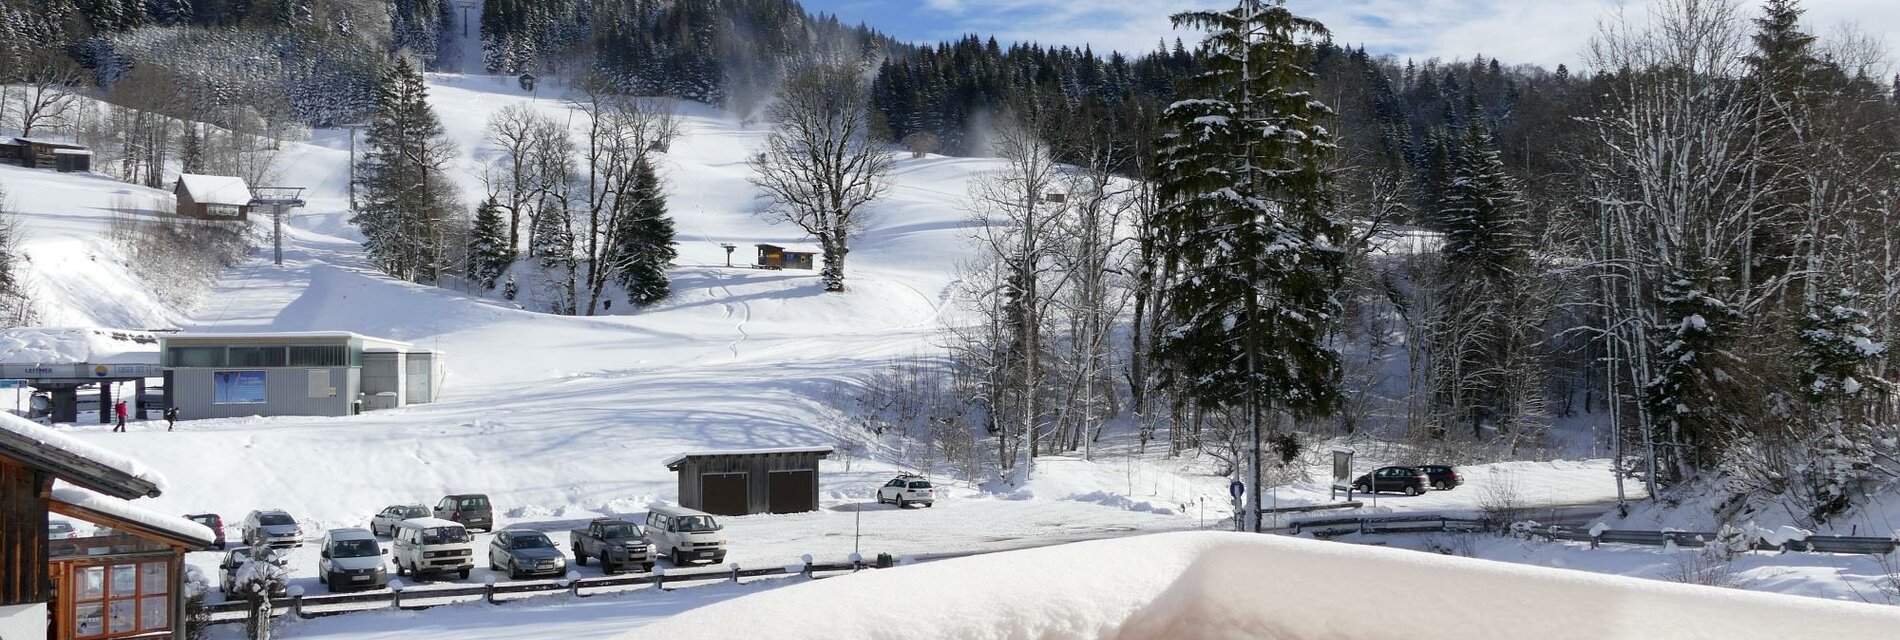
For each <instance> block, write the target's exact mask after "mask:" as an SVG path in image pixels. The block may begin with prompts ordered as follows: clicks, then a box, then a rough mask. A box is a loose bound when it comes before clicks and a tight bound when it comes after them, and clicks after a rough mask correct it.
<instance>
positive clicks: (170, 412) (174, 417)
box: [165, 407, 178, 431]
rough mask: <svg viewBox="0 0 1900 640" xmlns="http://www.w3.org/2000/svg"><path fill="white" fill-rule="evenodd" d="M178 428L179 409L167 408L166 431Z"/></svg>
mask: <svg viewBox="0 0 1900 640" xmlns="http://www.w3.org/2000/svg"><path fill="white" fill-rule="evenodd" d="M176 426H178V407H165V430H166V431H171V430H172V427H176Z"/></svg>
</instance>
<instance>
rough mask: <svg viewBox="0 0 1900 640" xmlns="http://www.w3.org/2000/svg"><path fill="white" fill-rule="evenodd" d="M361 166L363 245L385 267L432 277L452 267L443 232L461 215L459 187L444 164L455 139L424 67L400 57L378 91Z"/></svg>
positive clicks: (410, 276)
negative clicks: (434, 105) (433, 103)
mask: <svg viewBox="0 0 1900 640" xmlns="http://www.w3.org/2000/svg"><path fill="white" fill-rule="evenodd" d="M364 141H365V142H366V143H367V145H368V147H369V149H368V152H367V153H365V154H363V158H362V160H360V161H359V164H358V166H357V176H358V181H359V182H360V183H361V185H362V187H363V195H362V197H361V198H360V200H359V205H358V208H357V211H356V215H355V216H353V217H352V218H351V222H354V223H355V224H356V225H357V226H358V227H360V228H361V229H362V231H363V238H364V240H363V247H364V249H366V250H368V252H369V255H370V258H371V259H372V260H374V261H375V263H376V265H377V266H378V267H380V268H382V270H383V271H384V272H385V273H388V274H389V275H392V276H395V277H397V278H402V279H404V280H409V281H412V282H420V283H434V282H436V281H437V280H438V279H439V278H440V277H441V275H442V273H443V271H444V269H445V268H447V266H448V255H447V247H446V246H445V245H444V241H443V239H444V237H445V236H447V235H448V226H449V225H451V224H454V223H455V221H456V211H455V210H456V209H457V205H456V202H455V200H456V198H455V191H454V186H453V185H452V184H451V183H450V182H449V180H448V179H447V177H445V176H444V175H443V168H444V167H445V166H446V164H447V163H448V161H449V160H450V159H451V158H453V157H454V154H455V150H454V146H453V144H452V143H451V142H450V141H449V140H448V138H447V137H445V136H443V135H442V123H441V121H440V120H438V119H436V115H435V111H434V110H433V109H431V108H430V107H429V103H428V89H427V87H425V86H424V85H423V82H422V73H421V72H419V71H418V70H417V69H416V67H415V66H414V65H412V64H410V63H409V61H408V60H407V59H405V58H398V59H397V61H396V64H394V65H391V66H390V69H389V72H388V74H387V75H385V76H384V77H383V83H382V86H381V88H380V89H379V90H378V92H377V100H376V113H375V115H374V116H373V117H372V118H371V120H370V125H369V130H368V131H367V132H366V133H365V135H364Z"/></svg>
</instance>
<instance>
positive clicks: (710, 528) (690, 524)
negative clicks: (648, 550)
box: [647, 507, 726, 567]
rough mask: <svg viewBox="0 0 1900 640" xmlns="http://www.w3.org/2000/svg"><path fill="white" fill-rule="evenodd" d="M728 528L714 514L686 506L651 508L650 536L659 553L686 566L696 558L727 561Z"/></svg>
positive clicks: (649, 517) (676, 564)
mask: <svg viewBox="0 0 1900 640" xmlns="http://www.w3.org/2000/svg"><path fill="white" fill-rule="evenodd" d="M724 528H725V527H723V526H720V524H719V521H717V520H714V519H713V517H712V514H710V513H706V512H704V511H700V510H698V509H688V508H685V507H654V508H652V509H650V510H648V511H647V538H649V539H651V540H652V541H653V551H654V553H655V554H656V555H661V556H665V557H667V558H669V559H671V560H672V561H673V566H675V567H684V566H686V564H687V563H689V562H692V561H694V560H711V561H712V562H713V564H719V563H721V562H725V561H726V535H725V534H723V533H720V530H722V529H724Z"/></svg>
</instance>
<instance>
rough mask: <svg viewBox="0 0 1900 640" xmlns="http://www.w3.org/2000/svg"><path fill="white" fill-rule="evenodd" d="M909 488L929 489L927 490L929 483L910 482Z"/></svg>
mask: <svg viewBox="0 0 1900 640" xmlns="http://www.w3.org/2000/svg"><path fill="white" fill-rule="evenodd" d="M910 488H912V489H929V488H930V483H928V482H922V481H918V482H912V483H910Z"/></svg>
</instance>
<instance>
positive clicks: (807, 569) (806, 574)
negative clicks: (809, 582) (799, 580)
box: [798, 553, 812, 579]
mask: <svg viewBox="0 0 1900 640" xmlns="http://www.w3.org/2000/svg"><path fill="white" fill-rule="evenodd" d="M798 559H800V560H803V561H805V571H804V572H802V573H800V574H798V575H800V576H803V577H805V578H806V579H810V578H811V574H812V571H811V554H809V553H807V554H805V555H802V556H799V557H798Z"/></svg>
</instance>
